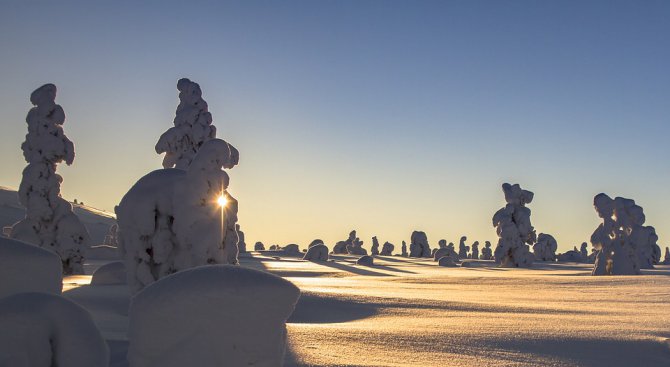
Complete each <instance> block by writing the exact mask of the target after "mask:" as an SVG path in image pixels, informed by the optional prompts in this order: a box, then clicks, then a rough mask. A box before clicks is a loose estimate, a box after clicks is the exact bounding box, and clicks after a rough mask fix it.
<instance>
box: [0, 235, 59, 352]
mask: <svg viewBox="0 0 670 367" xmlns="http://www.w3.org/2000/svg"><path fill="white" fill-rule="evenodd" d="M62 287H63V272H62V268H61V260H60V257H58V255H56V254H55V253H53V252H51V251H48V250H45V249H42V248H39V247H37V246H33V245H30V244H27V243H24V242H21V241H16V240H12V239H9V238H5V237H0V298H3V297H7V296H9V295H11V294H14V293H24V292H43V293H50V294H60V293H61V290H62ZM0 345H2V344H0Z"/></svg>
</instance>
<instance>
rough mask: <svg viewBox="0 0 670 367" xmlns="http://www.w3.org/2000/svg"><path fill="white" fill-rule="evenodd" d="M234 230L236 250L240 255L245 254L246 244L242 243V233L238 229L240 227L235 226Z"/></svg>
mask: <svg viewBox="0 0 670 367" xmlns="http://www.w3.org/2000/svg"><path fill="white" fill-rule="evenodd" d="M235 230H236V231H237V238H238V241H237V250H238V251H239V252H240V253H243V252H247V243H246V242H244V232H242V230H241V229H240V225H239V224H236V225H235Z"/></svg>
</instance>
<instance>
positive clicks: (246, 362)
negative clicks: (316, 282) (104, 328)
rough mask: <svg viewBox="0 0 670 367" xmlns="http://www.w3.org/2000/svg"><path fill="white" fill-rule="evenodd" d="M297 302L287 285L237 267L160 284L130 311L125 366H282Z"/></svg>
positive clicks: (188, 273)
mask: <svg viewBox="0 0 670 367" xmlns="http://www.w3.org/2000/svg"><path fill="white" fill-rule="evenodd" d="M299 296H300V291H299V290H298V288H297V287H296V286H295V285H293V284H292V283H290V282H289V281H287V280H284V279H282V278H280V277H278V276H275V275H271V274H269V273H266V272H262V271H258V270H253V269H249V268H246V267H241V266H231V265H210V266H201V267H197V268H194V269H189V270H185V271H182V272H179V273H176V274H173V275H171V276H168V277H166V278H163V279H161V280H160V281H158V282H155V283H154V284H152V285H150V286H148V287H147V288H145V289H144V290H143V291H142V292H140V293H138V294H137V295H136V296H135V297H134V298H133V300H132V303H131V305H130V315H129V316H130V322H129V324H130V326H129V331H128V340H129V348H128V361H129V366H130V367H157V366H160V367H184V366H198V367H218V366H268V367H269V366H281V365H282V364H283V360H284V353H285V348H286V319H287V318H288V317H289V316H290V315H291V313H292V312H293V309H294V308H295V305H296V302H297V301H298V297H299ZM166 300H169V301H167V302H166Z"/></svg>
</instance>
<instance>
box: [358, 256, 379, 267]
mask: <svg viewBox="0 0 670 367" xmlns="http://www.w3.org/2000/svg"><path fill="white" fill-rule="evenodd" d="M374 262H375V259H374V257H372V256H370V255H364V256H361V257H360V258H358V260H356V264H358V265H365V266H372V265H374Z"/></svg>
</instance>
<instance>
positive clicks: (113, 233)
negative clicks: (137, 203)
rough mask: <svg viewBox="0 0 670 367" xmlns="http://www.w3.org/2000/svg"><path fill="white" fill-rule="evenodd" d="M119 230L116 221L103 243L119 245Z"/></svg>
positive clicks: (110, 227)
mask: <svg viewBox="0 0 670 367" xmlns="http://www.w3.org/2000/svg"><path fill="white" fill-rule="evenodd" d="M118 231H119V225H118V224H116V223H114V224H112V225H111V226H109V233H108V234H107V235H106V236H105V241H104V242H103V245H107V246H113V247H117V246H119V241H118V236H117V233H118Z"/></svg>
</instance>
